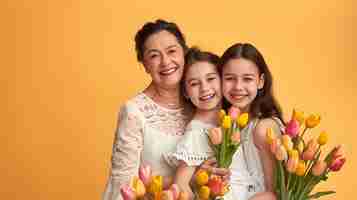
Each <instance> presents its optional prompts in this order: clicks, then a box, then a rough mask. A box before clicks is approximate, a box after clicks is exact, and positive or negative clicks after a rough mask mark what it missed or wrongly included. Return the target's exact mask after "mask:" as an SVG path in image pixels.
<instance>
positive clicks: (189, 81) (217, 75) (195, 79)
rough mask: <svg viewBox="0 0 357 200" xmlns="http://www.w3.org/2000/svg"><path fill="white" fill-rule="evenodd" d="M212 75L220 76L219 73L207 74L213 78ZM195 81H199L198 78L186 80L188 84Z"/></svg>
mask: <svg viewBox="0 0 357 200" xmlns="http://www.w3.org/2000/svg"><path fill="white" fill-rule="evenodd" d="M212 75H215V76H218V73H217V72H212V73H208V74H206V76H212ZM195 80H198V79H197V78H190V79H188V80H186V82H191V81H195Z"/></svg>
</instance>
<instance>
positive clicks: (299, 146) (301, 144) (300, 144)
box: [296, 139, 304, 154]
mask: <svg viewBox="0 0 357 200" xmlns="http://www.w3.org/2000/svg"><path fill="white" fill-rule="evenodd" d="M296 148H297V150H298V151H299V153H300V154H302V152H303V151H304V141H303V140H302V139H299V140H298V142H297V146H296Z"/></svg>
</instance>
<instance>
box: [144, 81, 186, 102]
mask: <svg viewBox="0 0 357 200" xmlns="http://www.w3.org/2000/svg"><path fill="white" fill-rule="evenodd" d="M144 93H145V94H146V95H148V96H149V97H151V98H152V99H153V100H154V101H155V102H156V103H158V104H159V105H161V106H163V107H165V108H169V109H178V108H181V107H183V105H184V101H183V99H182V97H181V91H180V87H179V86H178V87H172V88H164V87H159V86H157V85H155V84H154V83H153V82H152V83H151V84H150V85H149V86H148V87H147V88H146V89H145V90H144Z"/></svg>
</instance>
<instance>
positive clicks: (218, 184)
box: [207, 175, 224, 196]
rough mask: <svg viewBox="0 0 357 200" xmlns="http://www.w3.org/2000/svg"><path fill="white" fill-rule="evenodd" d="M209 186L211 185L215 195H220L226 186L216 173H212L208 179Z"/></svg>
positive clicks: (212, 192) (210, 187)
mask: <svg viewBox="0 0 357 200" xmlns="http://www.w3.org/2000/svg"><path fill="white" fill-rule="evenodd" d="M207 186H208V187H209V189H210V191H211V194H212V195H213V196H219V195H220V194H221V191H222V190H223V187H224V185H223V182H222V179H221V178H220V177H219V176H215V175H212V176H211V178H210V179H209V180H208V183H207Z"/></svg>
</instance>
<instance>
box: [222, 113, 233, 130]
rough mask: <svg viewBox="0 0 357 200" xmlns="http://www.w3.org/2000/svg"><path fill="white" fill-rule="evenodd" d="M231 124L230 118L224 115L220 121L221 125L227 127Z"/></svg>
mask: <svg viewBox="0 0 357 200" xmlns="http://www.w3.org/2000/svg"><path fill="white" fill-rule="evenodd" d="M231 126H232V119H231V117H230V116H228V115H226V116H224V117H223V121H222V127H223V128H225V129H229V128H231Z"/></svg>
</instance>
